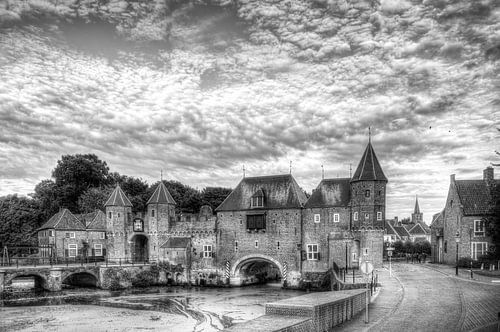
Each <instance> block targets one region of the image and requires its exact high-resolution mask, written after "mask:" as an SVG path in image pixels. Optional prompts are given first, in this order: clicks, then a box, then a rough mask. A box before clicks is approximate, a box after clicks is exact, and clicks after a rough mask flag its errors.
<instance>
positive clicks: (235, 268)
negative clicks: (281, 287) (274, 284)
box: [230, 254, 286, 285]
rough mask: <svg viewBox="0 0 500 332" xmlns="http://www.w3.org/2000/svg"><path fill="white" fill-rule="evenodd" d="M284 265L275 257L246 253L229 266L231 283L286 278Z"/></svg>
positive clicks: (238, 283) (260, 281)
mask: <svg viewBox="0 0 500 332" xmlns="http://www.w3.org/2000/svg"><path fill="white" fill-rule="evenodd" d="M284 271H285V269H284V267H283V264H281V263H280V262H279V261H277V260H276V259H274V258H272V257H270V256H267V255H262V254H251V255H246V256H243V257H241V258H239V259H238V260H236V262H234V264H233V265H232V268H231V278H230V281H231V284H233V285H245V284H254V283H262V282H267V281H281V282H283V281H284V280H285V279H286V276H285V275H284Z"/></svg>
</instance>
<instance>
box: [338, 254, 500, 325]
mask: <svg viewBox="0 0 500 332" xmlns="http://www.w3.org/2000/svg"><path fill="white" fill-rule="evenodd" d="M393 271H394V274H393V275H394V276H395V278H392V279H391V278H389V273H388V271H387V270H381V271H379V272H378V273H379V278H380V283H381V284H382V289H381V291H380V293H379V295H378V297H377V298H376V299H375V300H374V301H373V303H372V304H371V305H370V323H369V324H364V314H361V315H359V316H357V317H356V318H355V319H354V320H353V321H350V322H348V323H346V324H344V325H342V326H341V327H340V330H341V331H470V330H473V329H477V328H480V327H482V326H488V325H491V324H492V323H493V322H495V321H496V319H497V313H498V312H500V284H493V283H491V279H492V278H490V277H484V276H479V275H478V276H477V278H476V276H475V279H476V280H472V281H471V280H469V279H467V278H470V273H469V272H468V271H467V270H463V271H460V276H459V277H458V278H456V277H455V276H454V273H455V270H454V268H453V267H449V266H438V267H436V266H434V265H431V264H411V263H396V264H394V265H393ZM483 277H484V278H483ZM485 278H487V279H485ZM493 279H494V278H493ZM399 282H400V283H399Z"/></svg>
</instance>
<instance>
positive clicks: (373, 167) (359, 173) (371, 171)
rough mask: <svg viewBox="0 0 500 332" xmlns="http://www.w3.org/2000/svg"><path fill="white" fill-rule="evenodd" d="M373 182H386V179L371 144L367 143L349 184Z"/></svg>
mask: <svg viewBox="0 0 500 332" xmlns="http://www.w3.org/2000/svg"><path fill="white" fill-rule="evenodd" d="M374 180H377V181H386V182H387V178H386V177H385V175H384V172H383V171H382V167H381V166H380V163H379V162H378V159H377V155H375V151H374V150H373V146H372V143H371V141H369V142H368V146H367V147H366V149H365V153H363V157H362V158H361V161H360V162H359V165H358V168H357V169H356V172H355V173H354V176H353V177H352V179H351V182H355V181H374Z"/></svg>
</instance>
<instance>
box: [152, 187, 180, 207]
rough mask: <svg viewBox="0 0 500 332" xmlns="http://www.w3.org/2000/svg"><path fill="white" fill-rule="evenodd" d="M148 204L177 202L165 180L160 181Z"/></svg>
mask: <svg viewBox="0 0 500 332" xmlns="http://www.w3.org/2000/svg"><path fill="white" fill-rule="evenodd" d="M146 204H174V205H175V204H176V203H175V201H174V199H173V198H172V195H170V193H169V192H168V189H167V187H166V186H165V184H163V182H160V184H159V185H158V186H156V189H155V191H154V193H153V195H151V197H150V198H149V200H148V202H147V203H146Z"/></svg>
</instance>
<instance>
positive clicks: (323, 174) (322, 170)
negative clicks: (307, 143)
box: [321, 165, 325, 180]
mask: <svg viewBox="0 0 500 332" xmlns="http://www.w3.org/2000/svg"><path fill="white" fill-rule="evenodd" d="M321 179H322V180H324V179H325V168H324V167H323V165H321Z"/></svg>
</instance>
